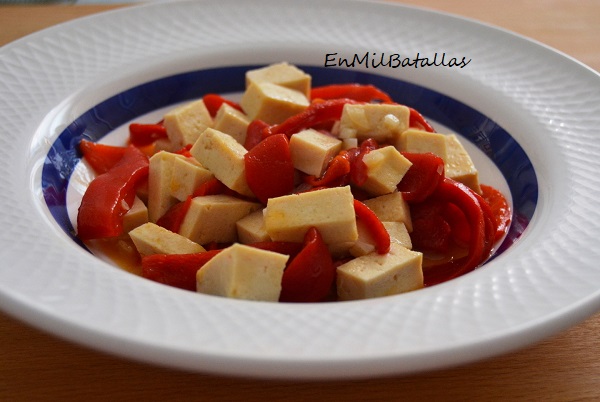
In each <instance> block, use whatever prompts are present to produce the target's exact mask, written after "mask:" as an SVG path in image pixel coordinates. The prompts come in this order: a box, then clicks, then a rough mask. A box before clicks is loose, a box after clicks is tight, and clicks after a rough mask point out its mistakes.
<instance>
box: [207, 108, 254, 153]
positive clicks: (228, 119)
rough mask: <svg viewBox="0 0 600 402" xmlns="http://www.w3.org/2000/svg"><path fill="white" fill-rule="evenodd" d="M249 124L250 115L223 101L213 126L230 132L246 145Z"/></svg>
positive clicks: (223, 131)
mask: <svg viewBox="0 0 600 402" xmlns="http://www.w3.org/2000/svg"><path fill="white" fill-rule="evenodd" d="M249 124H250V119H249V118H248V116H246V115H245V114H244V113H242V112H240V111H239V110H237V109H236V108H234V107H231V106H230V105H228V104H227V103H223V104H222V105H221V107H220V108H219V110H218V111H217V115H216V116H215V120H214V125H213V128H214V129H215V130H219V131H220V132H222V133H225V134H229V135H230V136H232V137H233V138H235V140H236V141H237V142H239V143H240V144H242V145H244V143H245V142H246V132H247V131H248V125H249Z"/></svg>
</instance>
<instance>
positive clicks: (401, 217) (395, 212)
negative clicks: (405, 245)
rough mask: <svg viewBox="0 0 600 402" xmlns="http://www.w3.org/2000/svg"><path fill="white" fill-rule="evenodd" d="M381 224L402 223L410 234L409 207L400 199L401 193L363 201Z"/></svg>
mask: <svg viewBox="0 0 600 402" xmlns="http://www.w3.org/2000/svg"><path fill="white" fill-rule="evenodd" d="M364 203H365V205H366V206H367V207H369V208H370V209H371V210H372V211H373V212H374V213H375V215H377V217H378V218H379V220H380V221H382V222H402V223H404V225H406V229H407V230H408V231H409V232H412V220H411V217H410V206H409V205H408V203H407V202H406V201H405V200H404V198H403V197H402V193H399V192H394V193H391V194H386V195H382V196H379V197H376V198H371V199H370V200H365V201H364Z"/></svg>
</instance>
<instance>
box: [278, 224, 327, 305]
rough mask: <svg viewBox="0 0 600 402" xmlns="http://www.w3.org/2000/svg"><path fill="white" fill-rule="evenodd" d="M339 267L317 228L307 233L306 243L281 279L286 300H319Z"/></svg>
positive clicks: (280, 299) (324, 294) (283, 298)
mask: <svg viewBox="0 0 600 402" xmlns="http://www.w3.org/2000/svg"><path fill="white" fill-rule="evenodd" d="M334 280H335V268H334V266H333V260H332V258H331V254H330V252H329V249H328V248H327V245H326V244H325V242H324V241H323V238H322V237H321V234H320V233H319V231H318V230H317V229H316V228H314V227H313V228H310V229H309V230H308V231H307V232H306V235H305V236H304V247H303V248H302V251H300V253H298V255H297V256H296V257H295V258H294V259H293V260H292V261H291V262H290V263H288V266H287V267H286V269H285V271H284V272H283V278H282V280H281V295H280V297H279V301H282V302H318V301H322V300H323V299H325V298H326V297H327V295H328V294H329V292H330V291H331V287H332V285H333V282H334Z"/></svg>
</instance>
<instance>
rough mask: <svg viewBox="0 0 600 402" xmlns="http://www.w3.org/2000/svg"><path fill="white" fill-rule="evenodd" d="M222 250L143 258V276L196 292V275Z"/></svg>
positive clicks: (155, 255)
mask: <svg viewBox="0 0 600 402" xmlns="http://www.w3.org/2000/svg"><path fill="white" fill-rule="evenodd" d="M220 251H221V250H212V251H205V252H202V253H194V254H154V255H149V256H146V257H142V276H143V277H144V278H147V279H150V280H153V281H155V282H159V283H162V284H165V285H169V286H174V287H177V288H180V289H185V290H192V291H195V290H196V273H197V272H198V270H199V269H200V268H202V266H204V264H206V263H207V262H208V261H210V260H211V258H213V257H214V256H215V255H217V254H218V253H219V252H220Z"/></svg>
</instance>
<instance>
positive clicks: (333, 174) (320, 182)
mask: <svg viewBox="0 0 600 402" xmlns="http://www.w3.org/2000/svg"><path fill="white" fill-rule="evenodd" d="M348 173H350V154H349V153H348V151H345V150H343V151H341V152H340V153H339V154H337V155H336V156H335V157H334V158H333V159H332V160H331V162H329V166H327V170H326V171H325V173H324V174H323V175H322V176H321V177H320V178H317V177H316V176H313V175H307V176H305V177H304V182H305V183H307V184H310V185H311V186H313V187H325V186H329V187H337V186H339V185H342V183H343V182H344V179H345V177H346V175H348Z"/></svg>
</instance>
